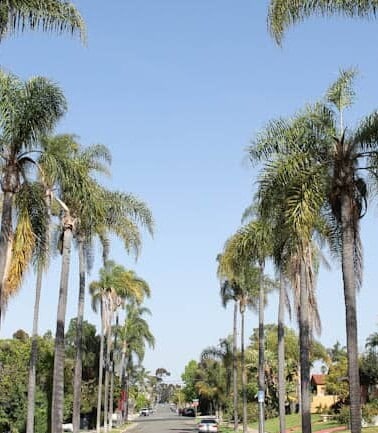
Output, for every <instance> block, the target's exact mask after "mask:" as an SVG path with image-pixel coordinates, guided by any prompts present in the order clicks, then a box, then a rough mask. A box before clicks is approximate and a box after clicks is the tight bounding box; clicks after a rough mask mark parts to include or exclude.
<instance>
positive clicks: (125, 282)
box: [89, 260, 144, 432]
mask: <svg viewBox="0 0 378 433" xmlns="http://www.w3.org/2000/svg"><path fill="white" fill-rule="evenodd" d="M99 276H100V278H99V280H98V281H92V282H91V284H90V286H89V291H90V293H91V296H92V308H93V310H94V311H95V312H97V309H98V305H99V304H100V313H101V323H102V325H101V349H100V366H99V384H98V404H97V427H96V428H97V431H98V432H99V431H100V419H101V418H100V415H101V395H102V374H103V353H104V351H103V348H104V333H105V334H106V336H107V351H106V359H107V364H106V370H105V379H106V377H107V380H106V382H107V383H106V385H108V380H109V376H108V375H107V373H108V366H109V365H108V364H109V363H110V345H111V339H110V336H111V322H112V318H113V313H114V310H115V305H117V303H118V293H123V294H124V297H125V298H126V297H127V298H132V299H135V300H136V301H137V302H141V301H142V300H143V297H144V293H143V291H142V290H141V287H140V286H138V285H132V284H131V278H130V273H129V272H128V271H127V270H126V269H125V268H124V267H123V266H121V265H117V264H116V263H115V262H113V261H111V260H108V261H107V262H106V264H105V266H104V267H103V268H101V269H100V272H99ZM105 388H106V389H105V400H104V412H105V417H104V427H105V429H107V426H108V421H107V408H108V389H107V386H105Z"/></svg>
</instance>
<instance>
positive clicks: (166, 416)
mask: <svg viewBox="0 0 378 433" xmlns="http://www.w3.org/2000/svg"><path fill="white" fill-rule="evenodd" d="M133 423H134V425H132V426H131V427H130V428H128V429H127V433H129V432H130V433H195V432H197V425H196V422H195V418H189V417H185V416H179V415H177V414H176V413H175V412H173V411H172V410H171V409H170V407H169V405H165V406H162V405H158V406H156V412H155V413H154V414H152V415H149V416H140V417H138V418H136V419H135V420H134V421H133Z"/></svg>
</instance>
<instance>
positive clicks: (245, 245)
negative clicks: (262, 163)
mask: <svg viewBox="0 0 378 433" xmlns="http://www.w3.org/2000/svg"><path fill="white" fill-rule="evenodd" d="M235 242H236V248H235V250H236V257H239V260H240V261H241V262H242V263H243V262H244V263H246V264H248V263H249V265H251V264H256V265H257V266H258V269H259V279H260V281H259V284H258V286H259V301H258V312H259V313H258V316H259V374H258V386H259V433H263V432H264V421H265V411H264V399H265V373H264V347H265V344H264V306H265V290H264V267H265V261H266V259H267V258H269V257H271V256H272V248H273V237H272V232H271V228H270V226H269V225H268V224H266V223H265V222H264V220H262V219H256V220H253V221H251V222H250V223H248V224H246V225H245V226H244V227H242V228H241V229H240V230H239V231H238V232H237V234H236V237H235ZM244 269H248V267H245V268H244Z"/></svg>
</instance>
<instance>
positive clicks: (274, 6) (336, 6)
mask: <svg viewBox="0 0 378 433" xmlns="http://www.w3.org/2000/svg"><path fill="white" fill-rule="evenodd" d="M377 8H378V1H377V0H359V1H350V0H297V1H293V0H270V5H269V12H268V25H269V30H270V32H271V34H272V36H273V37H274V38H275V40H276V41H277V43H279V44H280V43H281V42H282V38H283V34H284V32H285V30H286V29H287V28H288V27H290V26H292V25H294V24H296V23H299V22H301V21H304V20H305V19H306V18H308V17H310V16H312V15H318V16H332V15H336V16H337V15H339V16H340V15H341V16H346V17H359V18H375V16H376V14H377Z"/></svg>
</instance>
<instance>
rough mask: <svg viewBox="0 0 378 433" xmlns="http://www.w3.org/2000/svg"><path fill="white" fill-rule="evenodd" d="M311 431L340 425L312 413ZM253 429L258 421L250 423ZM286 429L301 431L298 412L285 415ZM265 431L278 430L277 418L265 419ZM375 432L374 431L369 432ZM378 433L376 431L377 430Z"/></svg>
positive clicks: (295, 431) (295, 432) (256, 426)
mask: <svg viewBox="0 0 378 433" xmlns="http://www.w3.org/2000/svg"><path fill="white" fill-rule="evenodd" d="M311 420H312V423H311V424H312V431H313V432H317V431H319V430H325V429H328V428H333V427H340V426H342V424H339V423H338V422H337V421H328V422H323V421H322V419H321V418H320V416H319V415H316V414H314V415H312V417H311ZM251 427H252V428H253V429H256V430H258V428H259V426H258V423H253V424H251ZM286 430H289V431H292V432H293V433H300V431H301V417H300V415H299V414H291V415H286ZM265 431H266V432H268V433H278V432H279V431H280V427H279V419H278V418H272V419H268V420H266V421H265ZM369 433H370V432H369ZM371 433H375V432H371ZM377 433H378V432H377Z"/></svg>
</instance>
